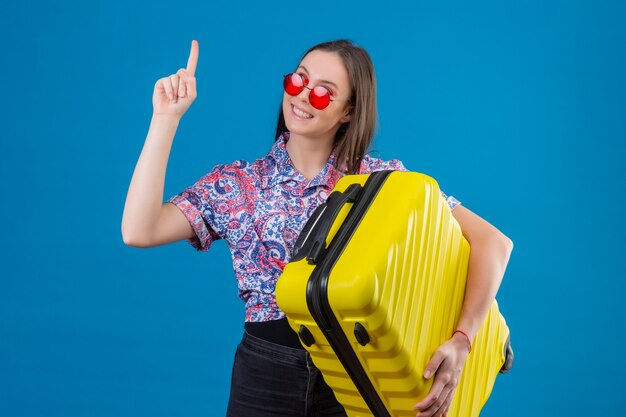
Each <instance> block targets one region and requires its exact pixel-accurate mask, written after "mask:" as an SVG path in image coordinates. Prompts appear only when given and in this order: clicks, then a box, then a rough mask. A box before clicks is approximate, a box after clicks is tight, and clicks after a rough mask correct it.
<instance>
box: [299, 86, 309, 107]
mask: <svg viewBox="0 0 626 417" xmlns="http://www.w3.org/2000/svg"><path fill="white" fill-rule="evenodd" d="M303 87H304V88H302V91H300V93H299V94H298V98H299V99H300V100H302V101H304V102H305V103H308V102H309V94H310V93H311V88H310V87H308V86H306V85H305V86H303Z"/></svg>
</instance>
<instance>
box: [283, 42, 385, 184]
mask: <svg viewBox="0 0 626 417" xmlns="http://www.w3.org/2000/svg"><path fill="white" fill-rule="evenodd" d="M315 50H321V51H327V52H335V53H337V54H338V55H339V56H340V57H341V59H342V60H343V63H344V65H345V66H346V70H347V71H348V78H349V79H350V87H351V91H352V94H351V96H350V99H349V101H348V103H349V105H351V106H352V111H351V116H352V117H351V118H350V121H348V122H347V123H344V124H343V125H341V127H340V128H339V130H337V134H336V135H335V141H334V144H333V147H334V148H335V155H336V166H337V168H338V169H340V170H341V169H343V166H344V164H346V167H347V172H345V173H354V174H357V173H358V170H359V167H360V165H361V159H362V158H363V156H364V155H365V152H366V151H367V149H368V148H369V146H370V144H371V143H372V138H373V137H374V132H375V130H376V124H377V120H378V113H377V109H376V75H375V73H374V65H373V64H372V60H371V58H370V56H369V54H368V53H367V51H366V50H365V49H363V48H362V47H360V46H357V45H355V44H354V43H353V42H352V41H350V40H347V39H340V40H336V41H330V42H323V43H320V44H317V45H315V46H313V47H311V48H310V49H309V50H308V51H306V52H305V53H304V55H302V59H304V57H305V56H307V54H308V53H309V52H311V51H315ZM286 130H287V126H286V124H285V117H284V114H283V108H282V104H281V106H280V110H279V114H278V123H277V125H276V140H278V137H279V136H280V135H281V134H282V133H283V132H285V131H286Z"/></svg>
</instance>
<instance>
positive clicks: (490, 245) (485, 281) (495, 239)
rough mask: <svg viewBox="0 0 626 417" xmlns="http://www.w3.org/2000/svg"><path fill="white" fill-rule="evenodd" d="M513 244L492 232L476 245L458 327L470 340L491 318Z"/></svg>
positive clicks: (475, 243) (474, 244)
mask: <svg viewBox="0 0 626 417" xmlns="http://www.w3.org/2000/svg"><path fill="white" fill-rule="evenodd" d="M512 250H513V243H512V242H511V240H510V239H509V238H507V237H506V236H504V235H503V234H501V233H490V234H488V235H486V236H485V237H483V238H481V239H479V240H477V241H474V242H472V245H471V252H470V258H469V267H468V274H467V283H466V286H465V300H464V302H463V309H462V311H461V316H460V319H459V323H458V325H457V328H459V329H462V330H464V331H466V332H468V334H469V336H470V340H474V337H475V336H476V333H478V330H479V329H480V327H481V325H482V324H483V322H484V321H485V318H486V317H487V313H488V312H489V309H490V308H491V304H492V303H493V300H494V299H495V296H496V293H497V292H498V288H499V287H500V283H501V282H502V278H503V276H504V272H505V270H506V266H507V264H508V262H509V257H510V255H511V251H512Z"/></svg>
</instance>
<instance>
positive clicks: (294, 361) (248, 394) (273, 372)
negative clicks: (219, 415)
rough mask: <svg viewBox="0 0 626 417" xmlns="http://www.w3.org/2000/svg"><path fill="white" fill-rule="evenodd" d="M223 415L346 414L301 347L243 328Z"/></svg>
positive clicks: (331, 416)
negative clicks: (226, 408)
mask: <svg viewBox="0 0 626 417" xmlns="http://www.w3.org/2000/svg"><path fill="white" fill-rule="evenodd" d="M226 415H227V417H279V416H285V417H287V416H288V417H298V416H302V417H322V416H324V417H346V416H347V414H346V412H345V410H344V409H343V407H342V406H341V404H339V402H337V400H336V399H335V395H334V394H333V392H332V390H331V389H330V387H329V386H328V385H327V384H326V382H324V379H323V378H322V374H321V373H320V371H319V370H318V369H317V368H316V367H315V365H313V362H312V361H311V356H310V355H309V353H308V352H307V351H306V350H304V349H295V348H291V347H288V346H282V345H278V344H276V343H272V342H268V341H266V340H263V339H259V338H258V337H254V336H252V335H250V334H249V333H247V332H244V335H243V339H242V340H241V343H239V346H238V347H237V352H236V353H235V363H234V364H233V374H232V382H231V387H230V399H229V401H228V411H227V412H226Z"/></svg>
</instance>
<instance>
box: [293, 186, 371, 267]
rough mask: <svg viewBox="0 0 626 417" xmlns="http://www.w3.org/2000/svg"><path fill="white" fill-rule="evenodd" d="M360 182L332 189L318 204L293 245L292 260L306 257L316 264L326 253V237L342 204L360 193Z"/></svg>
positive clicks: (354, 199) (353, 199)
mask: <svg viewBox="0 0 626 417" xmlns="http://www.w3.org/2000/svg"><path fill="white" fill-rule="evenodd" d="M362 190H363V187H362V186H361V185H360V184H351V185H350V186H349V187H348V188H346V190H345V191H343V192H341V191H333V192H332V193H331V194H330V196H328V198H327V199H326V202H325V203H323V204H321V205H319V206H318V207H317V208H316V209H315V211H314V212H313V214H312V215H311V218H310V219H309V220H308V221H307V222H306V224H305V225H304V229H302V232H301V233H300V236H298V240H297V241H296V244H295V245H294V254H293V258H292V261H299V260H300V259H302V258H304V257H306V260H307V262H308V263H309V264H316V263H317V262H318V261H319V260H320V258H321V257H322V256H323V255H324V254H325V253H326V237H327V236H328V233H329V232H330V228H331V227H332V225H333V223H334V222H335V219H336V218H337V216H338V215H339V212H340V211H341V209H342V208H343V206H344V205H345V204H346V203H348V202H350V203H354V202H355V201H356V200H357V199H358V198H359V195H360V194H361V191H362Z"/></svg>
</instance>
